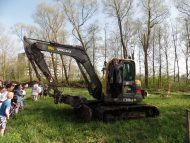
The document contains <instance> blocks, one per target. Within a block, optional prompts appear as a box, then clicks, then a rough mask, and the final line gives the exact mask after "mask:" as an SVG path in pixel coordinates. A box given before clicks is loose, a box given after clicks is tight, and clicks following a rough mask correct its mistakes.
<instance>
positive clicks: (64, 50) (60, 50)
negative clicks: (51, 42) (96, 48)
mask: <svg viewBox="0 0 190 143" xmlns="http://www.w3.org/2000/svg"><path fill="white" fill-rule="evenodd" d="M57 51H58V52H64V53H71V50H66V49H60V48H57Z"/></svg>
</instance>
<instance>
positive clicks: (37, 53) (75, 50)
mask: <svg viewBox="0 0 190 143" xmlns="http://www.w3.org/2000/svg"><path fill="white" fill-rule="evenodd" d="M32 40H33V41H34V42H31V39H29V38H26V37H24V49H25V53H26V55H27V57H28V59H29V61H30V62H31V64H32V66H33V69H34V70H35V73H36V76H37V78H38V79H39V80H41V77H40V75H39V73H38V70H37V68H36V65H37V66H38V68H39V69H40V70H41V71H42V73H43V74H44V76H45V77H46V79H47V80H48V81H49V85H50V87H52V88H53V90H54V92H55V93H54V95H60V91H59V90H58V89H57V87H56V84H55V81H54V79H53V77H52V75H51V73H50V71H49V68H48V66H47V64H46V62H45V59H44V55H43V53H42V52H41V51H45V52H51V53H56V54H60V55H67V56H70V57H73V58H74V59H75V60H76V62H77V64H78V66H79V69H80V70H81V73H82V74H83V77H84V79H85V81H86V83H87V84H88V90H89V93H90V94H91V95H92V96H93V97H94V98H95V99H98V100H100V99H101V97H102V96H101V95H102V84H101V82H100V80H99V78H98V76H97V74H96V73H95V70H94V67H93V66H92V64H91V62H90V59H89V57H88V55H87V54H86V52H85V50H84V49H83V48H82V47H80V46H71V45H63V44H59V43H54V42H46V41H40V40H35V39H32ZM82 67H83V68H82ZM83 69H85V70H86V72H87V74H88V77H87V76H86V74H85V72H84V70H83ZM59 98H61V97H56V98H55V99H57V100H58V99H59ZM56 103H58V101H56Z"/></svg>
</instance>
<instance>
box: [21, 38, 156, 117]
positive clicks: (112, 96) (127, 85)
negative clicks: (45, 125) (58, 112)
mask: <svg viewBox="0 0 190 143" xmlns="http://www.w3.org/2000/svg"><path fill="white" fill-rule="evenodd" d="M23 41H24V49H25V53H26V55H27V57H28V60H29V61H30V63H31V65H32V67H33V69H34V71H35V73H36V76H37V78H38V80H39V81H40V80H41V75H40V74H39V70H38V69H37V67H38V68H39V69H40V70H41V72H42V73H43V75H44V76H45V77H46V79H47V81H48V83H49V90H50V91H51V93H52V94H50V95H51V96H52V97H53V98H54V102H55V103H56V104H58V103H65V104H69V105H71V106H72V107H73V108H74V110H75V111H76V114H77V115H78V116H79V117H80V118H81V119H83V120H85V121H90V120H92V119H95V120H103V121H115V120H120V119H130V118H140V117H156V116H158V115H159V110H158V108H157V107H156V106H153V105H147V104H143V103H142V101H143V98H144V93H145V92H144V90H142V89H141V85H140V81H138V80H136V79H135V75H136V73H135V62H134V60H131V59H113V60H111V61H109V62H108V63H107V64H106V66H105V67H104V81H103V83H101V81H100V79H99V78H98V75H97V74H96V73H95V69H94V67H93V66H92V64H91V62H90V59H89V57H88V55H87V53H86V51H85V50H84V48H83V47H81V46H73V45H64V44H59V43H57V42H48V41H42V40H38V39H31V38H27V37H25V36H24V38H23ZM43 52H50V53H56V54H60V55H66V56H70V57H72V58H74V59H75V60H76V63H77V65H78V67H79V69H80V71H81V74H82V75H83V77H84V80H85V81H86V83H87V85H88V86H87V88H88V91H89V93H90V95H92V96H93V99H92V100H87V99H86V98H85V97H84V96H73V95H68V94H63V93H62V92H61V91H60V90H59V89H58V87H57V86H56V82H55V81H54V78H53V76H52V75H51V72H50V70H49V68H48V66H47V63H46V61H45V59H44V54H43ZM115 60H119V61H120V65H121V67H122V68H121V71H122V72H121V75H122V76H121V81H122V83H121V84H120V86H119V89H120V94H119V95H116V94H117V93H116V92H115V89H116V88H115V85H114V84H113V80H115V79H114V78H115V73H114V70H113V66H114V61H115ZM103 87H104V88H103Z"/></svg>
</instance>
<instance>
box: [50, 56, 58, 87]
mask: <svg viewBox="0 0 190 143" xmlns="http://www.w3.org/2000/svg"><path fill="white" fill-rule="evenodd" d="M51 60H52V64H53V72H54V76H55V82H56V83H57V82H58V79H57V67H56V64H57V63H55V58H54V54H53V53H51Z"/></svg>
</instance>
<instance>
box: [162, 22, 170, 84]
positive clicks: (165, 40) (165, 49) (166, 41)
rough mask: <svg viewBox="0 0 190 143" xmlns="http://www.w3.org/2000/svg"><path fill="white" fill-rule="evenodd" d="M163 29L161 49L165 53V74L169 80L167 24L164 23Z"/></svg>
mask: <svg viewBox="0 0 190 143" xmlns="http://www.w3.org/2000/svg"><path fill="white" fill-rule="evenodd" d="M164 27H165V30H164V31H163V42H164V43H163V50H164V55H165V61H166V76H167V80H168V81H169V31H168V30H167V29H169V28H168V26H167V25H165V26H164Z"/></svg>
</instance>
